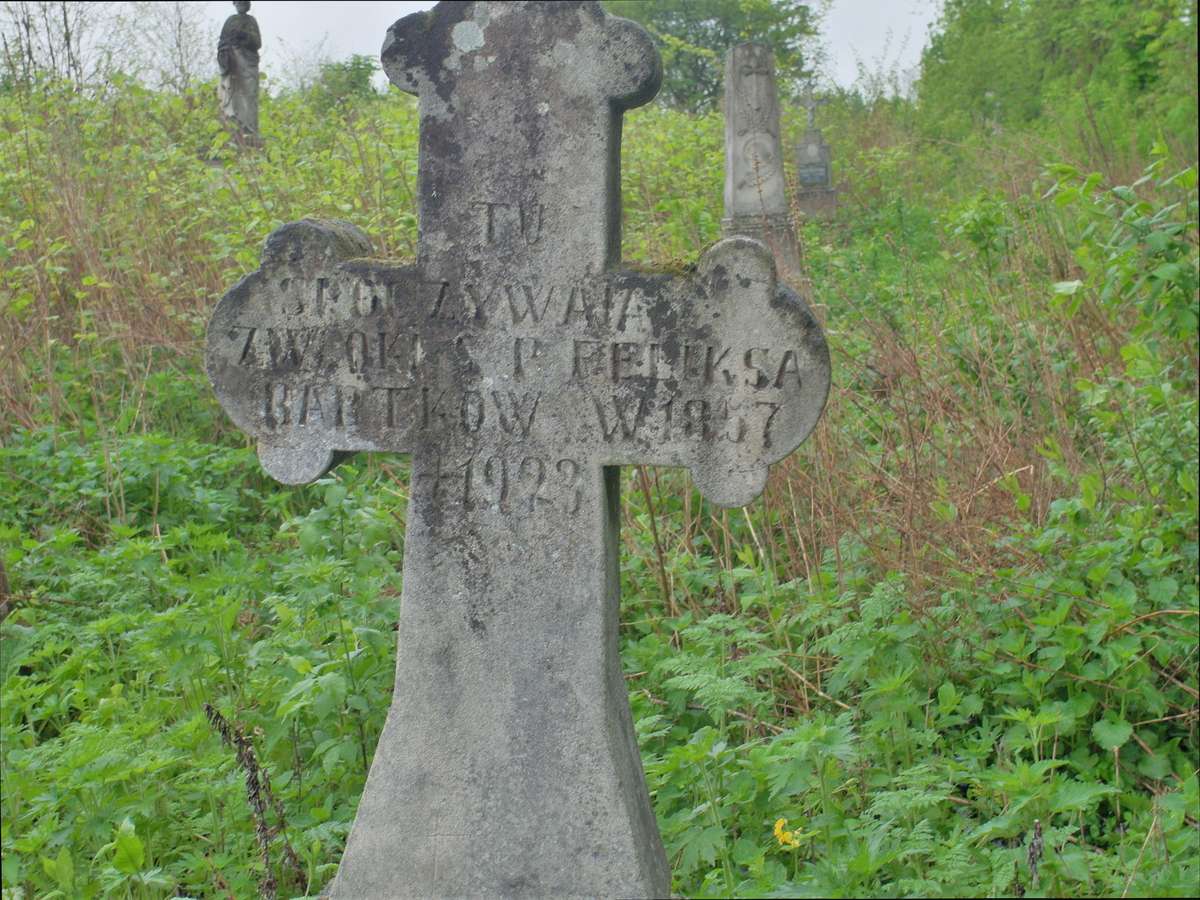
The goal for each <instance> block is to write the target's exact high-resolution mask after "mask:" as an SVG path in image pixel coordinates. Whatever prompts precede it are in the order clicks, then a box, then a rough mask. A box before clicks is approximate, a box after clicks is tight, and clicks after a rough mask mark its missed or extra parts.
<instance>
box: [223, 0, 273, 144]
mask: <svg viewBox="0 0 1200 900" xmlns="http://www.w3.org/2000/svg"><path fill="white" fill-rule="evenodd" d="M233 6H234V8H235V9H236V10H237V14H236V15H232V16H230V17H229V18H228V19H226V20H225V25H224V26H223V27H222V28H221V37H220V40H219V41H218V42H217V68H218V69H219V70H220V72H221V84H220V86H219V87H218V88H217V97H218V99H219V101H220V104H221V118H222V119H224V120H225V121H226V122H228V123H229V124H230V125H232V126H233V128H234V129H235V130H236V132H237V134H238V136H239V138H240V139H241V140H242V141H244V142H245V143H249V144H257V143H258V50H259V48H260V47H262V36H261V35H259V33H258V22H256V21H255V20H254V16H252V15H250V14H249V9H250V3H249V0H237V2H236V3H234V4H233Z"/></svg>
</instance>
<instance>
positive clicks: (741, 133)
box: [721, 42, 800, 274]
mask: <svg viewBox="0 0 1200 900" xmlns="http://www.w3.org/2000/svg"><path fill="white" fill-rule="evenodd" d="M721 226H722V230H723V232H724V233H725V234H726V235H734V234H743V235H747V236H749V237H753V238H758V239H759V240H761V241H763V243H765V244H766V245H767V246H768V247H770V248H771V251H772V252H773V253H774V254H775V261H776V263H777V264H778V265H779V268H780V269H781V270H783V271H784V272H785V273H787V274H796V273H799V271H800V257H799V250H798V248H797V246H796V235H795V232H794V231H793V230H792V220H791V209H790V207H789V206H788V196H787V182H786V181H785V180H784V175H783V150H782V144H781V143H780V138H779V98H778V93H777V91H776V88H775V54H774V53H773V52H772V51H771V48H770V47H768V46H766V45H765V44H758V43H753V42H748V43H743V44H738V45H737V46H735V47H733V48H731V49H730V51H729V53H728V54H727V55H726V57H725V218H724V219H722V220H721Z"/></svg>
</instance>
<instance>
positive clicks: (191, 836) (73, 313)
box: [0, 4, 1200, 900]
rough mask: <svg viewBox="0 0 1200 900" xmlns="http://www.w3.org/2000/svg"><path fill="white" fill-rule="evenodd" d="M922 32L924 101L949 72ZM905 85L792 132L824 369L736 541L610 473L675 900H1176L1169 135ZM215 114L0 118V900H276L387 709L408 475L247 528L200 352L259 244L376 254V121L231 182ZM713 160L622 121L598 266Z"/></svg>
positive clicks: (681, 124)
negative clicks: (297, 233) (334, 224)
mask: <svg viewBox="0 0 1200 900" xmlns="http://www.w3.org/2000/svg"><path fill="white" fill-rule="evenodd" d="M958 5H962V4H958ZM993 5H995V4H993ZM1001 5H1002V4H1001ZM954 6H955V4H951V7H954ZM1193 20H1194V17H1193ZM956 22H958V23H959V25H961V22H960V21H959V20H956V19H953V16H951V17H950V19H949V20H948V21H947V22H946V23H944V25H946V31H945V33H946V34H947V35H948V36H949V37H948V38H947V40H946V42H944V44H943V45H942V49H941V50H939V52H941V53H943V56H944V57H945V58H946V59H951V60H955V59H961V58H962V56H963V54H966V55H969V54H970V53H974V52H977V48H976V49H975V50H972V49H971V48H972V47H976V45H974V44H972V43H971V42H970V41H968V40H966V38H962V39H961V41H960V43H961V44H962V45H963V47H964V48H965V49H959V50H954V49H953V48H954V47H956V46H958V45H957V44H954V42H953V41H952V40H950V39H951V38H954V37H955V35H956V34H958V32H955V31H954V28H955V27H957V26H956V25H955V23H956ZM1017 24H1018V25H1021V23H1017ZM1034 24H1036V23H1034ZM1028 25H1029V23H1025V24H1023V25H1021V27H1026V26H1028ZM1006 27H1007V26H1006ZM1012 27H1014V28H1016V27H1017V26H1016V25H1013V26H1012ZM966 33H967V34H968V36H969V35H970V33H971V32H969V30H968V32H966ZM960 37H961V35H960ZM955 39H956V40H957V38H955ZM1068 44H1069V42H1068ZM1121 46H1124V45H1123V44H1122V45H1121ZM947 47H949V48H950V49H946V48H947ZM1113 52H1114V53H1116V52H1117V51H1115V50H1114V51H1113ZM1122 52H1124V51H1122ZM1163 52H1165V51H1163ZM955 54H958V55H957V56H956V55H955ZM1105 58H1107V57H1105ZM1113 65H1114V66H1115V65H1116V64H1115V63H1114V64H1113ZM1192 66H1193V69H1194V55H1193V62H1192ZM929 71H930V75H929V80H928V81H927V82H926V86H927V97H928V98H929V100H928V102H927V103H926V104H925V105H923V106H922V105H914V104H911V103H908V102H905V101H900V100H887V99H878V98H875V99H871V98H866V99H864V98H863V97H861V96H858V95H848V96H843V97H841V98H839V99H838V101H837V102H836V103H835V104H833V105H831V106H829V107H826V108H824V109H823V110H822V115H823V116H824V117H825V121H826V122H827V124H826V126H825V134H826V138H827V139H828V140H830V142H831V143H832V144H833V147H834V154H835V168H836V173H837V178H838V180H839V181H841V182H842V183H843V189H844V194H843V201H844V202H843V206H842V210H841V211H840V214H839V216H838V218H837V220H836V221H834V222H831V223H827V224H807V225H804V226H803V227H802V229H801V234H800V237H801V244H802V254H803V260H804V267H805V276H804V278H803V280H802V281H801V282H800V283H798V284H797V287H798V288H799V289H801V290H803V291H805V292H806V293H807V294H808V296H809V297H810V298H811V301H812V303H813V305H814V307H815V308H816V310H817V311H818V314H819V315H820V317H821V318H822V320H823V322H824V324H825V327H826V329H827V334H828V337H829V342H830V345H831V348H832V350H833V354H834V356H833V358H834V380H835V386H834V390H833V394H832V396H831V399H830V403H829V407H828V409H827V411H826V414H825V417H824V420H823V422H822V424H821V425H820V426H819V428H818V430H817V432H816V433H815V434H814V436H813V437H812V439H810V441H809V442H808V443H807V444H806V445H805V446H804V447H802V448H801V449H800V450H799V451H798V452H797V453H796V454H794V455H793V456H792V457H790V458H789V459H788V460H786V461H784V462H783V463H781V464H780V465H778V466H777V467H776V468H775V470H774V471H773V473H772V478H771V482H770V484H769V486H768V489H767V491H766V493H765V494H764V496H763V497H762V499H761V500H759V501H758V502H756V503H755V504H754V505H752V506H750V507H747V508H745V509H742V510H729V511H723V510H718V509H716V508H713V507H710V506H709V505H708V504H706V503H705V502H704V501H703V500H702V499H701V498H700V496H699V495H698V494H697V493H696V492H695V491H694V490H693V489H692V488H691V485H690V484H689V482H688V479H687V476H686V474H684V473H681V472H676V471H671V470H658V471H655V470H651V469H641V468H628V469H626V470H625V471H624V482H625V490H624V497H625V505H624V509H623V526H624V527H623V531H622V540H623V543H622V558H621V570H622V579H623V592H624V599H623V610H622V623H623V627H622V639H623V645H622V656H623V660H624V664H625V668H626V673H627V680H628V685H629V691H630V697H631V701H632V704H633V711H634V718H635V721H636V723H637V729H638V735H639V739H640V742H641V747H642V754H643V761H644V764H645V768H646V774H647V779H648V782H649V785H650V788H651V791H652V792H653V795H654V806H655V810H656V813H657V815H658V817H659V823H660V827H661V830H662V834H663V838H664V841H665V842H666V845H667V848H668V852H669V854H670V858H671V862H672V868H673V872H674V875H675V890H676V891H677V892H678V893H680V894H684V895H687V896H731V895H738V896H763V895H771V894H775V895H778V896H797V895H818V896H830V895H836V896H862V895H897V894H902V895H926V896H960V895H969V896H975V895H978V896H984V895H987V896H991V895H1013V894H1020V893H1022V892H1024V893H1026V894H1027V895H1039V894H1041V895H1073V896H1079V895H1087V896H1103V895H1117V894H1127V895H1160V894H1167V895H1190V894H1194V893H1196V891H1197V889H1198V888H1200V837H1198V827H1200V821H1198V820H1200V783H1198V779H1197V768H1198V767H1200V761H1198V754H1200V733H1198V728H1200V723H1198V717H1200V705H1198V704H1200V679H1198V677H1197V663H1198V659H1197V645H1198V640H1200V628H1198V609H1200V600H1198V583H1197V565H1198V551H1197V515H1198V511H1197V510H1198V507H1197V497H1198V487H1197V475H1196V470H1197V462H1198V459H1197V456H1198V451H1197V444H1198V429H1197V377H1198V357H1197V352H1198V341H1197V308H1198V307H1197V293H1196V292H1197V240H1198V237H1197V215H1198V213H1197V178H1196V149H1195V125H1196V121H1195V94H1194V91H1193V93H1192V94H1191V97H1190V99H1189V97H1188V96H1187V95H1186V94H1180V93H1179V92H1178V88H1177V83H1176V82H1175V81H1172V82H1170V83H1169V84H1160V85H1158V86H1157V87H1155V86H1154V84H1153V83H1151V86H1150V87H1147V88H1145V89H1144V90H1143V94H1142V95H1139V96H1143V95H1144V96H1145V97H1149V98H1150V99H1149V100H1145V101H1144V102H1141V105H1140V106H1139V105H1137V104H1134V105H1132V106H1129V107H1128V108H1123V111H1122V112H1121V114H1120V115H1118V114H1117V112H1116V110H1115V109H1114V106H1115V99H1116V98H1118V97H1119V96H1123V95H1119V94H1118V93H1112V92H1110V93H1108V94H1105V93H1104V91H1106V90H1109V88H1106V87H1105V85H1106V84H1108V82H1104V81H1103V80H1102V76H1103V75H1104V73H1105V72H1106V71H1107V69H1105V68H1104V67H1103V66H1100V67H1097V72H1098V74H1096V76H1095V79H1094V81H1090V82H1088V84H1090V85H1093V90H1094V93H1093V94H1088V95H1087V96H1088V97H1090V98H1091V99H1090V100H1089V103H1090V102H1091V101H1092V100H1095V101H1096V102H1097V103H1098V104H1099V109H1100V113H1099V115H1096V114H1095V113H1096V111H1095V109H1093V115H1092V119H1093V120H1094V122H1095V124H1096V127H1095V128H1094V129H1093V128H1092V127H1091V125H1089V113H1088V110H1087V109H1086V108H1084V107H1083V106H1082V105H1080V107H1079V108H1078V109H1074V108H1072V109H1069V110H1060V112H1061V115H1054V116H1048V115H1044V114H1043V112H1044V111H1043V110H1042V109H1041V107H1040V106H1038V104H1034V105H1033V106H1032V107H1031V106H1030V103H1028V102H1025V101H1022V103H1021V104H1017V105H1016V106H1014V108H1015V109H1018V110H1019V115H1018V114H1017V113H1011V114H1009V113H1005V112H1004V111H1003V110H1002V111H1000V112H997V113H996V115H995V116H993V117H992V118H990V119H986V120H984V121H979V122H972V121H971V118H970V116H965V117H964V115H962V114H961V113H962V111H963V109H964V108H966V106H964V104H966V105H968V106H969V104H970V103H973V102H974V100H973V99H972V98H971V97H970V96H968V97H967V98H966V99H963V98H957V99H956V95H955V94H954V93H953V91H950V90H949V88H948V87H947V85H948V84H951V83H955V84H959V85H960V86H963V90H964V91H965V90H966V86H968V82H969V79H968V78H967V76H966V75H965V74H964V72H963V70H962V69H955V68H953V67H950V68H947V69H943V70H938V69H937V67H936V66H934V65H933V64H932V63H931V65H930V69H929ZM937 71H944V72H947V73H948V74H944V75H937V74H936V72H937ZM1116 71H1118V73H1120V72H1124V71H1125V70H1124V69H1121V68H1120V67H1119V66H1117V69H1116ZM1139 71H1140V70H1139ZM1053 74H1054V73H1051V75H1053ZM937 78H943V81H942V82H940V83H939V82H937V80H936V79H937ZM1055 78H1057V79H1058V80H1055ZM1114 83H1116V82H1114ZM1045 84H1046V88H1045V91H1044V92H1042V93H1039V94H1037V96H1038V97H1039V98H1040V99H1039V104H1043V101H1045V98H1047V97H1048V98H1050V100H1049V101H1045V102H1052V101H1053V98H1054V97H1057V96H1060V95H1062V94H1063V92H1064V91H1065V90H1066V89H1065V88H1063V86H1062V84H1063V82H1062V79H1061V77H1060V76H1059V75H1055V76H1054V78H1050V77H1049V76H1047V80H1046V82H1045ZM1120 84H1124V82H1120ZM1193 84H1194V79H1193ZM1025 87H1027V86H1025ZM1025 87H1022V88H1021V90H1025ZM1123 89H1124V88H1122V90H1123ZM1012 91H1014V92H1016V91H1017V87H1016V86H1014V87H1013V88H1012ZM1112 91H1117V88H1112ZM1056 92H1057V93H1056ZM1097 92H1098V93H1097ZM1028 93H1029V91H1028V90H1025V94H1022V96H1025V95H1026V94H1028ZM212 95H213V86H212V85H211V84H210V85H205V86H204V87H203V88H202V89H199V90H197V91H196V92H195V93H194V94H185V95H183V96H179V95H173V94H165V93H156V92H150V91H147V90H145V89H143V88H141V87H139V86H138V85H136V84H134V83H116V84H112V85H109V86H108V87H106V88H105V89H103V90H102V91H74V90H71V89H69V88H66V87H62V86H52V85H47V86H41V87H39V88H37V89H35V90H34V91H32V92H28V93H26V92H8V93H0V124H2V125H3V127H2V128H0V346H2V347H3V352H2V353H0V360H2V363H0V402H2V404H3V409H4V417H3V421H2V423H0V497H2V498H4V502H3V503H0V561H2V563H3V574H4V575H5V576H6V580H7V593H6V594H5V595H4V596H3V597H2V598H0V599H2V601H3V604H4V605H3V613H4V619H3V622H2V624H0V688H2V691H3V705H2V710H0V728H2V732H0V767H2V768H0V774H2V776H3V797H2V799H0V813H2V819H3V824H2V827H0V849H2V852H3V882H2V885H3V890H4V895H3V896H4V897H5V898H6V900H7V898H9V897H13V898H16V897H34V896H38V897H42V896H64V897H76V896H84V897H89V896H110V895H111V896H131V897H160V896H161V897H166V896H173V895H182V896H193V897H199V896H222V897H225V896H232V897H246V896H252V895H254V894H255V893H257V892H262V893H264V894H265V893H269V892H270V891H277V892H278V893H279V895H280V896H301V895H304V894H305V893H306V892H307V893H308V894H310V895H314V896H315V895H316V894H317V893H319V891H320V889H321V887H322V886H323V885H324V884H325V883H327V881H328V880H329V878H330V877H331V876H332V873H333V871H334V868H335V866H336V863H337V860H338V858H339V853H340V849H341V846H342V843H343V841H344V839H345V836H346V833H347V831H348V828H349V825H350V823H351V821H352V819H353V816H354V810H355V806H356V804H357V800H358V796H359V793H360V792H361V789H362V785H363V781H364V778H365V773H366V770H367V767H368V766H369V763H370V757H371V754H372V752H373V749H374V745H375V741H376V739H377V736H378V733H379V729H380V727H381V725H382V721H383V717H384V714H385V712H386V708H387V704H388V701H389V697H390V694H391V690H392V672H393V667H394V661H395V659H394V654H395V634H394V631H393V622H394V620H395V617H396V608H397V601H398V595H399V591H400V574H399V573H400V561H401V556H402V552H403V543H404V512H405V502H406V497H407V460H406V459H405V458H403V457H390V456H383V455H380V456H373V457H367V456H359V457H356V458H355V459H354V460H353V461H351V462H350V463H348V464H345V465H343V466H341V467H339V468H338V469H337V470H335V471H334V472H333V473H332V475H331V476H330V477H329V478H327V479H324V480H322V481H321V482H319V483H317V484H316V485H314V486H311V487H307V488H303V489H285V488H282V487H281V486H279V485H277V484H274V483H273V482H271V481H270V480H269V479H267V478H266V477H265V476H264V475H263V474H262V473H261V471H260V469H259V467H258V464H257V461H256V459H255V457H254V454H253V451H252V449H250V448H249V447H248V444H247V442H246V440H245V438H244V437H243V436H241V435H240V434H238V433H237V432H236V431H235V430H234V429H233V428H232V426H231V424H230V423H229V422H228V421H227V420H226V419H225V418H224V414H223V413H222V412H221V410H220V409H219V408H218V407H217V406H216V404H215V400H214V399H213V398H212V395H211V393H210V391H209V390H208V388H207V384H206V380H205V377H204V375H203V372H202V370H201V367H200V339H201V335H202V328H203V323H204V321H205V320H206V318H207V315H208V313H209V311H210V310H211V308H212V306H213V304H214V303H215V301H216V298H217V297H218V296H219V295H220V294H221V292H222V291H223V290H224V289H225V288H227V287H228V286H230V285H232V284H233V283H234V282H235V281H236V279H237V278H238V277H240V275H242V274H244V273H245V272H247V271H249V270H251V269H253V268H254V267H255V266H256V265H257V260H258V252H259V248H260V246H261V243H262V240H263V238H264V237H265V236H266V234H267V233H268V232H269V231H270V229H271V228H273V227H275V226H277V225H279V224H281V223H283V222H285V221H289V220H292V219H296V218H300V217H303V216H306V215H317V216H335V217H341V218H346V219H350V220H351V221H353V222H355V223H356V224H358V225H360V226H362V227H363V228H364V229H365V230H366V231H367V232H368V233H369V234H371V236H372V238H373V239H374V240H375V241H376V245H377V247H378V249H379V250H380V251H381V252H382V253H386V254H389V255H394V256H403V255H408V254H411V253H412V252H413V249H414V241H415V236H416V221H415V208H414V201H413V186H414V176H415V171H416V169H415V167H416V124H417V123H416V116H415V112H414V109H413V106H412V104H411V102H410V101H409V100H408V99H407V98H405V97H402V96H400V95H398V94H395V93H393V94H391V95H389V96H388V97H387V98H385V99H378V100H371V99H368V98H359V99H355V100H353V101H349V102H346V103H344V104H342V105H340V106H337V107H335V108H333V109H332V110H331V109H330V108H329V103H328V98H327V97H324V96H322V95H319V94H317V93H312V94H307V95H305V94H295V95H290V96H283V97H276V98H266V99H264V103H263V128H264V142H265V147H264V149H263V150H262V151H260V152H257V153H245V154H238V153H236V152H234V149H233V148H232V147H231V146H230V145H229V144H227V143H226V142H225V137H224V135H223V133H222V132H221V131H220V128H219V126H218V125H217V123H216V121H215V115H214V109H213V106H214V104H213V98H212ZM1071 96H1074V95H1071ZM1105 97H1109V98H1112V99H1113V100H1114V102H1113V103H1105V102H1102V101H1104V99H1105ZM1026 99H1027V98H1026ZM1151 101H1153V102H1151ZM1043 105H1044V104H1043ZM1164 110H1166V112H1164ZM799 127H800V121H799V117H795V118H792V117H791V116H790V115H789V119H788V121H787V123H786V130H787V131H788V134H789V136H790V137H791V138H792V139H794V138H795V136H796V135H797V133H798V129H799ZM721 133H722V126H721V120H720V118H719V117H718V116H717V115H709V116H706V117H698V118H696V117H689V116H686V115H683V114H680V113H676V112H671V111H669V110H663V109H659V108H654V107H652V108H650V109H646V110H641V111H638V112H636V113H634V114H632V115H630V116H629V117H628V119H627V122H626V131H625V142H624V150H623V153H624V160H623V162H624V172H623V188H624V199H625V234H624V246H625V256H626V259H627V260H628V261H632V262H634V263H637V264H644V265H649V266H676V265H680V264H685V263H687V262H689V261H692V260H694V259H695V258H696V256H697V255H698V253H699V252H700V251H701V250H702V249H703V247H704V246H705V245H706V244H707V243H709V242H711V241H713V240H715V239H716V238H717V237H718V236H719V222H720V217H721V208H720V194H721V179H722V149H721ZM3 587H4V585H3V581H0V589H2V588H3ZM251 772H252V773H253V777H251V774H250V773H251ZM264 817H265V818H264ZM55 892H57V893H55Z"/></svg>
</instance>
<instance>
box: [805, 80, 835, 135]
mask: <svg viewBox="0 0 1200 900" xmlns="http://www.w3.org/2000/svg"><path fill="white" fill-rule="evenodd" d="M828 102H829V98H828V97H820V98H818V97H817V95H816V94H814V93H813V89H812V85H811V84H810V85H809V86H808V87H806V88H805V89H804V96H803V98H802V99H801V100H800V105H801V106H802V107H804V109H805V110H806V111H807V112H808V130H809V131H815V130H816V127H817V107H819V106H824V105H825V104H826V103H828Z"/></svg>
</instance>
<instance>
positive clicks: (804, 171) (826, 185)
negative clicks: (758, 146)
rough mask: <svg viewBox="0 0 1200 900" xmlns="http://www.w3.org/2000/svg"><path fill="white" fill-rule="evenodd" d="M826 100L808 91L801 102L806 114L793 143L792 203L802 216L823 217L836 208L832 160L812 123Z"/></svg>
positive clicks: (814, 122)
mask: <svg viewBox="0 0 1200 900" xmlns="http://www.w3.org/2000/svg"><path fill="white" fill-rule="evenodd" d="M828 102H829V101H828V100H827V99H824V98H822V99H817V98H816V97H814V96H813V93H812V91H811V90H810V91H809V92H808V93H807V94H806V95H805V97H804V100H803V102H802V105H803V107H804V109H805V110H806V111H807V113H808V125H807V128H806V129H805V132H804V136H803V137H802V138H801V139H800V142H799V144H797V145H796V183H797V185H798V188H797V191H796V206H797V207H798V208H799V210H800V212H801V213H802V214H803V215H805V216H811V217H817V218H827V217H829V216H830V215H832V214H833V213H834V211H835V210H837V189H836V188H834V186H833V160H832V156H831V154H830V151H829V145H828V144H826V143H825V138H824V137H822V136H821V130H820V129H819V128H817V125H816V111H817V107H818V106H823V105H824V104H826V103H828Z"/></svg>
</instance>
